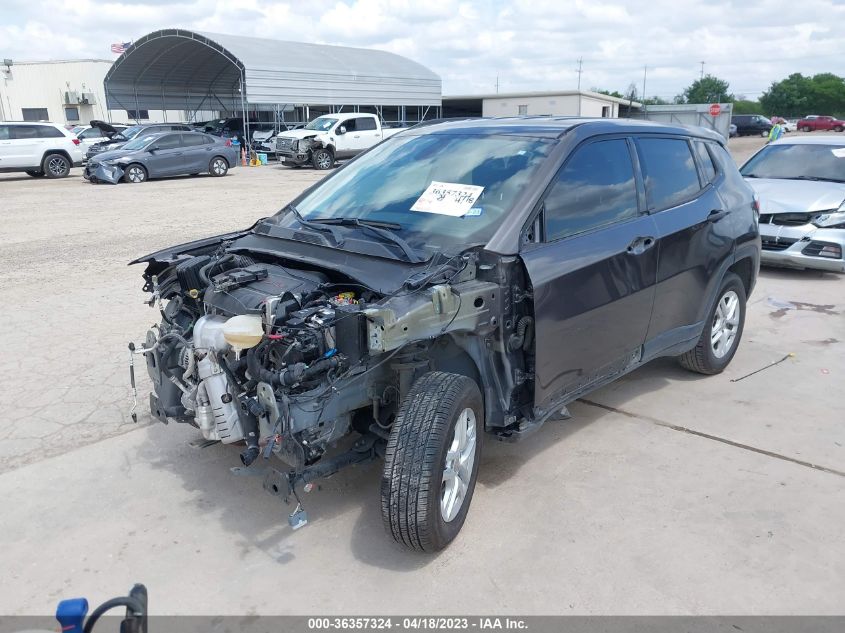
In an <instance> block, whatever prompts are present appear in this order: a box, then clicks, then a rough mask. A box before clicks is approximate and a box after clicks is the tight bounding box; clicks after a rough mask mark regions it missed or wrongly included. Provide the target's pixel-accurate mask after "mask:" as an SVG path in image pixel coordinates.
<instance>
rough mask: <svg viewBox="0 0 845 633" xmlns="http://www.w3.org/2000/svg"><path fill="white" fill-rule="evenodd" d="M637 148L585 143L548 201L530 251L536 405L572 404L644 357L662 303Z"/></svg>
mask: <svg viewBox="0 0 845 633" xmlns="http://www.w3.org/2000/svg"><path fill="white" fill-rule="evenodd" d="M632 152H633V145H632V143H631V141H629V140H628V139H626V138H613V139H608V140H598V141H592V142H588V143H587V144H585V145H581V146H580V147H579V148H577V149H576V150H575V152H574V153H573V154H572V155H571V156H570V157H569V158H568V159H567V161H566V163H565V164H564V166H563V168H562V169H561V170H560V171H559V172H558V174H557V175H556V176H555V178H554V180H553V182H552V184H551V186H550V187H549V189H548V191H547V192H546V194H545V196H544V201H543V210H542V216H541V217H542V220H541V222H542V225H543V227H542V228H543V230H542V231H541V233H542V237H541V241H540V242H539V243H535V244H530V245H526V248H525V249H524V252H523V253H522V259H523V261H524V262H525V266H526V269H527V270H528V275H529V277H530V279H531V284H532V286H533V289H534V315H535V321H536V324H535V330H536V336H535V346H536V369H535V381H534V384H535V404H536V405H537V406H539V407H540V408H541V409H543V408H544V407H547V406H550V405H551V404H553V403H555V402H557V401H560V400H563V399H567V400H568V399H571V398H574V397H576V396H577V394H578V393H581V392H583V391H585V390H587V389H589V388H590V386H592V385H595V384H597V383H600V382H602V381H603V380H604V379H607V378H609V377H611V376H613V375H616V374H619V373H620V372H622V371H623V370H625V369H626V368H627V367H628V366H629V365H631V364H632V363H633V362H636V361H637V360H638V359H639V357H640V353H641V349H642V345H643V342H644V341H645V336H646V332H647V331H648V324H649V319H650V316H651V310H652V306H653V303H654V283H655V279H656V271H657V250H656V249H655V248H654V246H655V237H654V236H655V226H654V220H653V219H652V218H651V217H650V216H648V215H646V214H645V213H644V211H643V210H642V207H643V206H644V202H643V195H642V185H641V183H639V182H638V179H637V177H636V176H635V170H634V163H633V160H632Z"/></svg>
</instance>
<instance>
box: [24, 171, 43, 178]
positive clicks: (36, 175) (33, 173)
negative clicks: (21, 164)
mask: <svg viewBox="0 0 845 633" xmlns="http://www.w3.org/2000/svg"><path fill="white" fill-rule="evenodd" d="M26 174H27V176H32V177H33V178H43V177H44V172H43V171H41V170H40V169H30V170H29V171H28V172H26Z"/></svg>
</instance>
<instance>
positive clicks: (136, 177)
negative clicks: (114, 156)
mask: <svg viewBox="0 0 845 633" xmlns="http://www.w3.org/2000/svg"><path fill="white" fill-rule="evenodd" d="M126 175H127V177H128V178H129V181H130V182H135V183H138V182H144V179H145V178H146V174H144V170H143V169H141V168H140V167H130V168H129V169H128V170H127V172H126Z"/></svg>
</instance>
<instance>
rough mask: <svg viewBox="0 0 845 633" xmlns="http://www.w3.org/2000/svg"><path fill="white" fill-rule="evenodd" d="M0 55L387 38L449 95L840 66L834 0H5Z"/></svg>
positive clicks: (777, 74)
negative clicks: (160, 40)
mask: <svg viewBox="0 0 845 633" xmlns="http://www.w3.org/2000/svg"><path fill="white" fill-rule="evenodd" d="M3 8H4V19H3V22H2V24H0V57H11V58H13V59H19V60H22V59H39V58H40V59H48V58H53V59H59V58H78V57H98V58H110V57H111V55H110V53H109V45H110V44H111V43H112V42H117V41H127V40H130V39H135V38H137V37H139V36H141V35H143V34H145V33H148V32H150V31H152V30H155V29H158V28H166V27H182V28H188V29H197V30H206V31H216V32H222V33H234V34H240V35H253V36H258V37H275V38H278V39H286V40H299V41H310V42H320V43H328V44H343V45H347V46H365V47H373V48H380V49H384V50H389V51H393V52H396V53H399V54H401V55H405V56H407V57H410V58H412V59H415V60H416V61H418V62H420V63H422V64H424V65H426V66H428V67H429V68H431V69H432V70H434V71H435V72H437V73H438V74H440V75H441V77H442V78H443V84H444V93H445V94H449V93H452V94H455V93H461V94H466V93H474V92H490V91H492V90H493V89H494V86H495V82H496V77H497V76H498V77H499V83H500V89H501V90H503V91H508V90H544V89H555V88H562V89H568V88H574V87H575V85H576V82H577V75H576V73H575V67H576V63H577V62H576V60H577V59H578V58H579V57H583V60H584V66H583V68H584V72H583V75H582V83H581V85H582V87H583V88H588V87H593V86H595V87H601V88H608V89H611V90H613V89H616V90H624V89H625V88H626V87H627V86H628V84H629V83H631V82H634V83H636V84H637V85H638V86H639V87H641V85H642V76H643V67H644V66H646V65H647V66H648V68H649V71H648V86H647V92H648V93H649V94H659V95H661V96H665V97H671V96H672V95H674V94H677V93H678V92H680V91H681V90H682V89H683V88H684V87H685V86H686V85H688V84H689V83H690V82H691V81H692V80H693V79H695V78H696V77H697V76H698V73H699V71H700V61H701V60H704V61H705V62H706V65H705V70H706V71H707V72H712V73H713V74H715V75H717V76H719V77H722V78H724V79H727V80H728V81H729V82H730V84H731V88H732V90H733V91H734V92H740V93H744V94H746V95H749V96H752V97H754V96H757V94H758V93H759V92H761V91H762V90H764V89H766V88H767V87H768V86H769V84H770V83H771V82H772V81H774V80H776V79H780V78H782V77H785V76H786V75H788V74H789V73H792V72H803V73H805V74H812V73H816V72H841V59H842V54H843V48H842V44H841V38H840V37H839V35H838V31H839V29H837V28H832V27H835V25H838V24H845V6H844V5H843V4H842V3H840V2H838V1H837V0H805V2H802V3H800V4H795V3H792V2H788V1H787V0H758V1H757V2H755V3H745V4H741V3H732V2H730V1H729V0H709V1H707V2H704V1H703V0H695V1H686V2H681V3H679V2H677V0H652V1H650V2H643V1H635V2H627V3H621V2H617V1H609V2H594V1H591V0H574V1H573V2H566V3H565V2H560V0H476V1H470V0H422V1H420V0H309V2H301V1H277V0H189V1H184V2H179V1H178V0H177V1H172V0H137V1H134V2H130V1H129V0H116V1H112V2H95V1H93V0H75V1H74V2H72V3H68V2H65V1H64V0H43V1H42V2H39V3H34V2H30V1H22V0H4V2H3Z"/></svg>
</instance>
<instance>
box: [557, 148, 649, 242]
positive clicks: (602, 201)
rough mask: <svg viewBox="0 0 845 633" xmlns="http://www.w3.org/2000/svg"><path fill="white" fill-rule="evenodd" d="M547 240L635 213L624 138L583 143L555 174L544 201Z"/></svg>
mask: <svg viewBox="0 0 845 633" xmlns="http://www.w3.org/2000/svg"><path fill="white" fill-rule="evenodd" d="M544 214H545V222H546V237H547V240H549V241H551V240H559V239H561V238H564V237H568V236H570V235H577V234H578V233H583V232H585V231H589V230H591V229H594V228H598V227H601V226H605V225H608V224H613V223H614V222H620V221H622V220H627V219H629V218H633V217H635V216H636V215H637V186H636V183H635V181H634V168H633V165H632V163H631V154H630V152H629V151H628V143H627V142H626V141H625V139H612V140H608V141H598V142H596V143H590V144H589V145H584V146H582V147H579V148H578V149H577V150H575V153H574V154H573V155H572V156H571V157H570V159H569V160H568V161H567V162H566V165H564V167H563V169H561V170H560V171H559V172H558V174H557V176H556V177H555V181H554V184H553V185H552V188H551V189H550V190H549V193H548V194H547V196H546V199H545V202H544Z"/></svg>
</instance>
